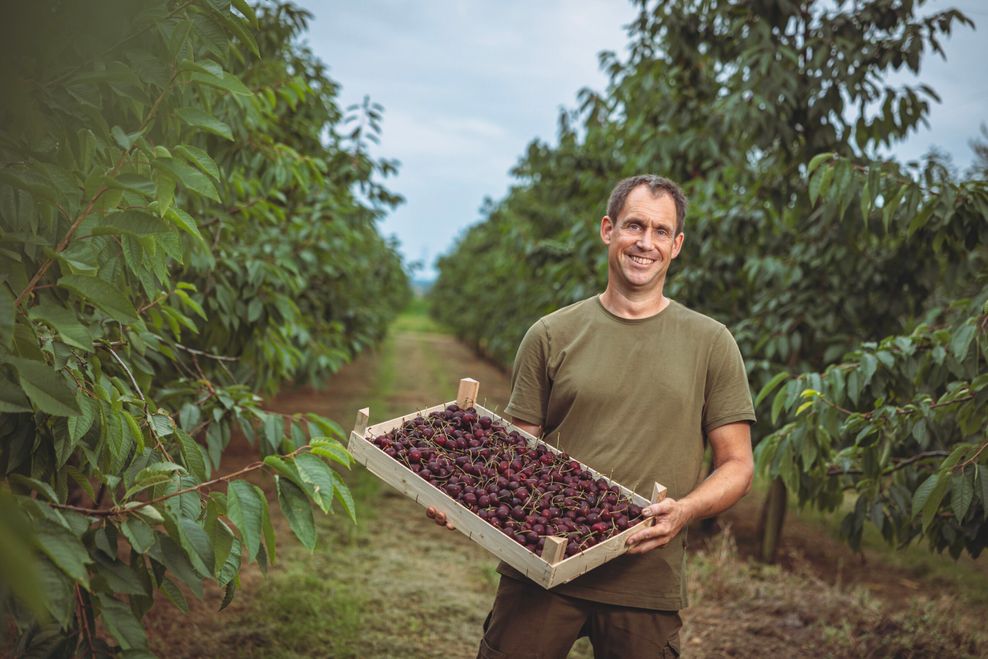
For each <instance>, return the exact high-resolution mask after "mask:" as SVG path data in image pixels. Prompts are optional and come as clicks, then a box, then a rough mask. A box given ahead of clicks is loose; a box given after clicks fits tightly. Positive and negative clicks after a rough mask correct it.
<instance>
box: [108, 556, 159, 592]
mask: <svg viewBox="0 0 988 659" xmlns="http://www.w3.org/2000/svg"><path fill="white" fill-rule="evenodd" d="M96 573H97V574H98V575H99V576H100V577H102V578H103V579H104V580H105V581H106V583H107V585H108V586H109V587H110V590H111V591H113V592H114V593H117V594H120V595H149V594H150V593H148V592H146V591H145V590H144V584H143V583H141V580H140V578H139V577H138V576H137V574H136V573H135V572H134V569H133V568H132V567H131V566H129V565H127V564H126V563H122V562H116V561H114V562H112V563H110V562H106V561H105V560H103V559H100V560H99V561H97V562H96Z"/></svg>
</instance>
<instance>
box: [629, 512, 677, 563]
mask: <svg viewBox="0 0 988 659" xmlns="http://www.w3.org/2000/svg"><path fill="white" fill-rule="evenodd" d="M642 514H643V515H644V516H645V517H652V518H654V519H655V523H654V524H653V525H652V526H650V527H648V528H647V529H645V530H644V531H639V532H638V533H636V534H634V535H633V536H631V537H629V538H628V541H627V545H628V547H629V549H628V553H629V554H644V553H645V552H649V551H652V550H653V549H656V548H658V547H664V546H666V545H667V544H669V542H670V541H671V540H672V539H673V538H675V537H676V535H677V534H678V533H679V532H680V531H681V530H682V529H683V527H684V526H686V525H687V524H689V523H690V519H691V515H690V511H689V506H688V505H687V504H686V503H685V502H681V501H676V500H675V499H663V500H662V501H659V502H658V503H653V504H651V505H649V506H646V507H645V508H642Z"/></svg>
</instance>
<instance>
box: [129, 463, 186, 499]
mask: <svg viewBox="0 0 988 659" xmlns="http://www.w3.org/2000/svg"><path fill="white" fill-rule="evenodd" d="M182 473H185V468H184V467H182V466H180V465H177V464H175V463H174V462H156V463H154V464H152V465H148V466H147V467H145V468H144V469H142V470H141V471H140V472H138V474H137V476H136V477H135V478H134V484H133V485H131V487H130V488H129V489H128V490H127V492H126V493H125V494H124V499H129V498H131V497H132V496H134V495H135V494H137V493H138V492H140V491H141V490H144V489H147V488H149V487H152V486H154V485H158V484H159V483H167V482H168V481H170V480H172V479H173V478H174V477H175V474H182Z"/></svg>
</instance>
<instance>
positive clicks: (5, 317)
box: [0, 283, 17, 349]
mask: <svg viewBox="0 0 988 659" xmlns="http://www.w3.org/2000/svg"><path fill="white" fill-rule="evenodd" d="M16 317H17V311H16V310H15V309H14V296H13V294H12V293H11V292H10V291H8V290H7V287H6V286H4V285H3V284H2V283H0V346H2V347H4V348H8V349H9V348H10V346H11V345H13V342H14V322H15V319H16Z"/></svg>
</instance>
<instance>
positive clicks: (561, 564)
mask: <svg viewBox="0 0 988 659" xmlns="http://www.w3.org/2000/svg"><path fill="white" fill-rule="evenodd" d="M468 380H469V378H467V379H465V381H467V382H466V384H465V385H464V384H463V382H464V381H461V387H464V386H465V387H467V389H466V392H465V393H466V395H467V397H469V395H471V394H472V395H473V396H474V399H475V397H476V395H477V391H476V389H474V385H473V384H471V383H470V382H469V381H468ZM474 382H476V381H474ZM476 386H477V387H479V383H477V385H476ZM459 394H464V391H463V390H462V389H461V391H460V392H459ZM452 404H457V401H455V400H454V401H448V402H445V403H440V404H438V405H433V406H431V407H427V408H424V409H421V410H417V411H414V412H411V413H409V414H405V415H402V416H400V417H395V418H394V419H388V420H387V421H382V422H380V423H376V424H374V425H372V426H367V425H366V424H367V415H368V414H369V411H368V410H367V408H364V409H362V410H360V412H359V413H358V415H357V423H356V424H355V425H354V430H353V432H351V433H350V438H349V443H348V446H347V448H348V450H349V451H350V453H351V454H352V455H353V457H354V459H355V460H356V461H357V462H359V463H360V464H362V465H364V466H365V467H366V468H367V470H368V471H370V472H371V473H372V474H374V475H375V476H377V477H378V478H380V479H381V480H383V481H384V482H386V483H388V484H389V485H391V486H392V487H394V488H395V489H397V490H398V491H400V492H401V493H402V494H404V495H405V496H408V497H409V498H411V499H412V500H414V501H415V502H417V503H419V504H421V505H422V506H424V507H429V506H432V507H435V508H436V509H438V510H442V511H443V512H444V513H445V514H446V518H447V519H448V520H449V521H450V522H452V524H453V525H454V526H455V527H456V528H457V529H458V530H459V531H460V532H461V533H463V534H464V535H466V536H467V537H469V538H470V539H472V540H474V541H475V542H478V543H479V544H480V545H481V546H483V547H484V548H485V549H487V550H488V551H490V552H491V553H492V554H494V555H495V556H497V557H498V558H500V559H501V560H503V561H505V562H506V563H508V564H509V565H511V566H512V567H513V568H515V569H516V570H518V571H519V572H521V573H522V574H524V575H525V576H527V577H528V578H529V579H531V580H532V581H534V582H536V583H538V584H540V585H541V586H542V587H543V588H552V587H554V586H558V585H561V584H564V583H567V582H569V581H572V580H573V579H575V578H577V577H579V576H580V575H582V574H585V573H586V572H589V571H590V570H592V569H593V568H595V567H597V566H599V565H602V564H603V563H606V562H607V561H609V560H611V559H613V558H616V557H617V556H620V555H621V554H623V553H625V552H626V551H627V546H626V545H625V542H626V541H627V538H628V536H630V535H632V534H634V533H636V532H638V531H640V530H642V529H644V528H645V527H647V526H649V525H651V524H652V523H653V522H654V520H652V519H648V520H644V521H642V522H639V523H638V524H636V525H634V526H632V527H629V528H628V529H625V530H624V531H622V532H621V533H619V534H617V535H615V536H613V537H611V538H609V539H608V540H605V541H604V542H601V543H600V544H598V545H595V546H593V547H590V548H589V549H586V550H584V551H582V552H580V553H579V554H576V555H575V556H570V557H569V558H563V559H562V560H558V561H557V562H552V561H550V560H546V559H544V558H543V557H541V556H538V555H536V554H534V553H532V552H531V551H529V550H528V549H526V548H525V547H523V546H521V545H520V544H518V543H517V542H515V541H514V540H513V539H511V538H509V537H508V536H506V535H505V534H504V533H502V532H501V531H500V530H499V529H497V528H495V527H494V526H492V525H490V524H488V523H487V522H486V521H484V520H483V519H481V518H480V517H478V516H477V515H476V514H474V513H473V512H472V511H470V510H469V509H468V508H466V507H465V506H463V505H462V504H460V503H459V502H458V501H456V500H455V499H453V498H452V497H450V496H449V495H448V494H446V493H445V492H443V491H442V490H440V489H438V488H436V487H434V486H433V485H432V484H430V483H428V482H427V481H425V479H423V478H421V477H420V476H419V475H418V474H416V473H415V472H413V471H412V470H410V469H408V468H407V467H405V465H403V464H401V463H400V462H398V461H397V460H395V459H394V458H391V457H390V456H388V455H387V454H386V453H385V452H384V451H382V450H381V449H379V448H378V447H377V446H376V445H374V444H373V442H372V440H373V438H374V437H377V436H378V435H382V434H385V433H387V432H390V431H391V430H393V429H395V428H398V427H400V426H402V425H403V424H404V423H405V422H406V421H409V420H411V419H414V418H415V417H416V416H419V415H421V416H423V417H427V416H428V415H429V414H430V413H431V412H434V411H440V410H443V409H445V408H446V407H447V406H449V405H452ZM473 407H474V408H475V409H476V410H477V413H478V414H479V415H480V416H489V417H491V418H492V419H494V420H495V421H498V422H500V423H503V424H504V425H505V426H506V427H507V428H508V430H509V431H511V430H515V431H517V432H518V433H520V434H521V435H522V436H523V437H525V439H526V441H528V444H529V446H530V447H534V446H536V445H538V444H541V445H543V446H545V447H546V448H547V449H548V450H550V451H552V452H553V453H555V454H559V453H562V451H560V450H559V449H557V448H556V447H554V446H552V445H550V444H547V443H545V442H542V441H541V440H539V439H538V438H537V437H534V436H533V435H531V434H529V433H527V432H525V431H524V430H522V429H521V428H518V427H517V426H515V425H514V424H513V423H511V421H510V420H509V419H506V418H504V417H502V416H500V415H499V414H497V413H495V412H493V411H491V410H489V409H487V408H486V407H483V406H482V405H479V404H477V403H476V402H474V404H473ZM361 415H364V416H361ZM571 459H574V458H571ZM577 462H579V460H577ZM579 464H580V465H581V466H582V467H583V468H585V469H587V471H589V472H590V473H591V474H592V475H593V478H594V480H596V479H598V478H603V479H604V480H606V481H607V482H608V484H610V485H616V486H617V487H618V489H619V490H620V492H621V493H622V494H624V495H625V496H627V497H628V498H630V499H631V500H632V502H634V503H635V505H638V506H642V507H644V506H647V505H648V504H649V500H648V499H646V498H645V497H643V496H641V495H640V494H638V493H637V492H635V491H634V490H631V489H628V488H627V487H625V486H623V485H621V484H620V483H615V482H614V481H612V480H611V479H610V478H608V477H607V476H604V475H603V474H601V473H600V472H598V471H597V470H596V469H593V468H592V467H590V466H588V465H585V464H583V463H582V462H579ZM656 486H657V487H656V488H655V491H653V498H654V497H655V495H656V492H657V491H658V488H661V489H662V494H663V495H664V489H665V488H662V486H661V485H659V484H657V483H656ZM547 540H549V539H548V538H547ZM550 544H552V543H550ZM563 550H564V551H565V544H564V545H563ZM545 553H546V554H547V556H548V557H549V558H550V559H551V558H553V556H554V555H553V553H552V552H551V551H550V552H545Z"/></svg>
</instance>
